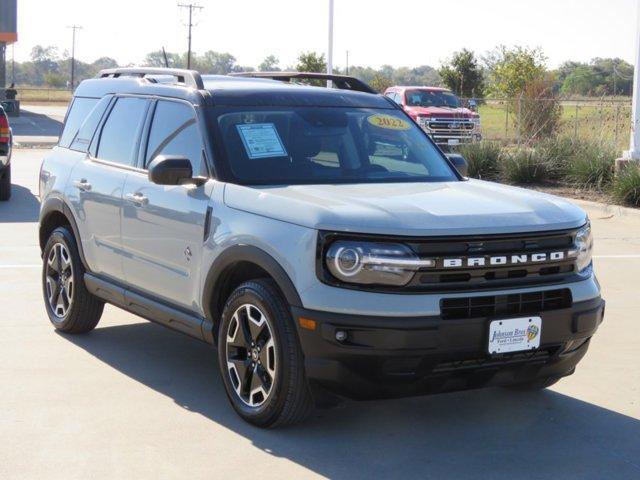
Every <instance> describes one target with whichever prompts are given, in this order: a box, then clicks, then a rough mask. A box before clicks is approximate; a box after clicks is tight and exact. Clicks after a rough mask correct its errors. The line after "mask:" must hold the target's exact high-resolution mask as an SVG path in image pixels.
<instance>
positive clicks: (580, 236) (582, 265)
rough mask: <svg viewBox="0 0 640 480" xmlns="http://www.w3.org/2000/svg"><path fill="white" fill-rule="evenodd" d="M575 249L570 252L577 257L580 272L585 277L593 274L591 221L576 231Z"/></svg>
mask: <svg viewBox="0 0 640 480" xmlns="http://www.w3.org/2000/svg"><path fill="white" fill-rule="evenodd" d="M575 247H576V248H575V250H572V251H571V252H570V253H569V254H570V255H571V256H573V257H575V259H576V267H577V269H578V273H579V274H580V275H582V276H584V277H588V276H589V275H591V255H592V251H593V237H592V236H591V223H590V222H587V224H586V225H585V226H584V227H582V228H581V229H580V230H578V231H577V232H576V241H575Z"/></svg>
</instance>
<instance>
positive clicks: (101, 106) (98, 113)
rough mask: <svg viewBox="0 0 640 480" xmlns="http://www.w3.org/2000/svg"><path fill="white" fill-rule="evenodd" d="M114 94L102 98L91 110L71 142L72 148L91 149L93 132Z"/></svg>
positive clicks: (82, 150)
mask: <svg viewBox="0 0 640 480" xmlns="http://www.w3.org/2000/svg"><path fill="white" fill-rule="evenodd" d="M112 98H113V97H112V96H107V97H103V98H102V100H100V101H99V102H98V104H97V105H96V106H95V107H94V108H93V110H91V113H89V115H88V116H87V118H86V120H85V121H84V122H83V123H82V126H81V127H80V130H78V133H77V134H76V136H75V138H74V139H73V141H72V142H71V146H70V147H69V148H70V149H71V150H77V151H79V152H86V151H87V150H89V144H90V143H91V139H92V138H93V134H94V133H95V131H96V128H98V124H99V123H100V120H101V119H102V115H104V112H105V110H106V109H107V106H109V102H111V99H112Z"/></svg>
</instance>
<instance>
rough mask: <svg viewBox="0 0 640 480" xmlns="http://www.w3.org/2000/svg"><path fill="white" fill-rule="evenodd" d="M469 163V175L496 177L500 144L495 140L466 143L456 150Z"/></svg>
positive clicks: (490, 178)
mask: <svg viewBox="0 0 640 480" xmlns="http://www.w3.org/2000/svg"><path fill="white" fill-rule="evenodd" d="M458 152H459V153H460V155H462V156H463V157H464V158H465V160H466V161H467V163H468V164H469V176H470V177H472V178H482V179H485V180H492V179H496V178H497V177H498V176H499V170H500V164H499V162H500V145H499V144H498V143H495V142H479V143H468V144H465V145H462V146H461V147H460V149H459V150H458Z"/></svg>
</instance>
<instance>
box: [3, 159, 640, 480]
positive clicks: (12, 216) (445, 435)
mask: <svg viewBox="0 0 640 480" xmlns="http://www.w3.org/2000/svg"><path fill="white" fill-rule="evenodd" d="M45 153H46V152H44V151H41V150H18V151H16V152H15V157H14V160H13V165H14V175H13V177H14V183H15V185H14V196H13V198H12V200H11V201H10V202H9V203H6V204H0V285H1V286H2V294H3V300H4V302H3V305H2V317H1V318H2V325H3V327H4V328H3V332H2V335H1V336H0V358H1V361H0V478H2V479H17V478H20V479H22V478H37V479H43V478H46V479H65V480H70V479H87V478H91V479H102V478H118V479H123V478H136V479H139V478H153V479H162V478H189V479H200V478H236V479H243V478H250V479H254V480H262V479H270V478H278V479H280V478H315V477H330V478H349V479H357V478H368V479H371V478H421V479H422V478H435V479H443V478H452V479H456V480H462V479H474V480H477V479H483V478H491V479H517V478H531V479H533V478H535V479H543V478H549V479H551V478H553V479H569V478H575V479H590V478H593V479H600V478H615V479H638V478H640V390H639V389H640V349H639V347H638V345H639V344H640V327H639V326H638V322H639V321H640V319H639V318H638V311H639V309H640V294H639V293H638V284H639V282H638V275H639V274H640V212H637V211H630V210H620V209H617V208H614V209H610V210H606V209H602V208H599V207H598V206H597V205H588V204H586V203H584V202H580V203H581V205H583V206H585V205H586V206H587V209H588V210H589V212H590V215H591V218H592V222H593V225H594V231H595V237H596V255H597V257H596V260H595V264H596V269H597V272H598V275H599V278H600V281H601V283H602V287H603V291H604V296H605V298H606V299H607V302H608V303H607V315H606V319H605V323H604V324H603V325H602V327H601V329H600V331H599V332H598V335H597V336H596V337H595V338H594V340H593V342H592V346H591V350H590V352H589V353H588V355H587V357H586V358H585V359H584V361H583V362H582V363H581V364H580V365H579V366H578V370H577V372H576V373H575V374H574V375H573V376H571V377H569V378H567V379H565V380H563V381H562V382H560V383H559V384H557V385H556V386H554V387H553V388H551V389H549V390H547V391H544V392H539V393H514V392H509V391H505V390H501V389H489V390H482V391H474V392H464V393H456V394H447V395H438V396H432V397H423V398H411V399H403V400H394V401H384V402H363V403H355V402H353V403H351V402H350V403H347V404H346V405H345V406H344V407H342V408H339V409H334V410H328V411H326V410H325V411H320V412H319V413H317V414H316V415H314V417H313V418H311V419H310V420H309V421H308V422H307V423H305V424H302V425H299V426H296V427H294V428H289V429H286V430H278V431H263V430H259V429H256V428H253V427H250V426H248V425H247V424H245V423H243V422H242V421H241V420H240V419H239V418H238V417H237V416H236V415H235V413H234V412H233V410H232V409H231V407H230V405H229V404H228V402H227V399H226V396H225V393H224V390H223V386H222V383H221V380H220V378H219V376H218V371H217V362H216V358H215V354H214V352H213V351H212V350H211V349H210V348H209V347H208V346H206V345H204V344H202V343H199V342H198V341H196V340H192V339H190V338H187V337H185V336H183V335H181V334H179V333H174V332H171V331H169V330H166V329H164V328H162V327H160V326H157V325H153V324H150V323H147V322H145V321H143V320H141V319H139V318H137V317H135V316H133V315H130V314H128V313H125V312H122V311H120V310H117V309H116V308H112V307H107V308H106V309H105V313H104V316H103V318H102V321H101V322H100V324H99V325H98V328H97V329H96V330H95V331H93V332H92V333H90V334H88V335H85V336H67V335H61V334H57V333H56V332H55V331H54V329H53V327H52V326H51V325H50V324H49V322H48V320H47V317H46V314H45V312H44V308H43V305H42V298H41V290H40V269H39V263H40V258H39V251H38V247H37V239H36V231H37V210H38V200H37V197H36V195H37V184H36V181H37V174H38V168H39V164H40V160H41V158H42V156H43V155H44V154H45Z"/></svg>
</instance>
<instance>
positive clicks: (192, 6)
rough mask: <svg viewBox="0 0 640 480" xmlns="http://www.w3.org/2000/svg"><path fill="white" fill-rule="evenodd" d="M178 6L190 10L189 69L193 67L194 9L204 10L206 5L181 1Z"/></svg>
mask: <svg viewBox="0 0 640 480" xmlns="http://www.w3.org/2000/svg"><path fill="white" fill-rule="evenodd" d="M178 7H180V8H187V9H188V10H189V23H188V24H187V26H188V27H189V47H188V49H187V69H189V70H190V69H191V28H192V27H193V11H194V10H202V9H203V8H204V7H201V6H200V5H196V4H195V3H179V4H178Z"/></svg>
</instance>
